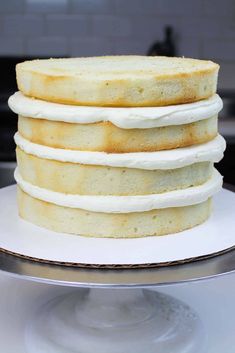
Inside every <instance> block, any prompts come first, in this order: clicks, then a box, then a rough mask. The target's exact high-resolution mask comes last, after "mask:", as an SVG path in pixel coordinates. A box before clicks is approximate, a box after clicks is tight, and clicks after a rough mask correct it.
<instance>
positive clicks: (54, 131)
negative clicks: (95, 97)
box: [18, 116, 217, 153]
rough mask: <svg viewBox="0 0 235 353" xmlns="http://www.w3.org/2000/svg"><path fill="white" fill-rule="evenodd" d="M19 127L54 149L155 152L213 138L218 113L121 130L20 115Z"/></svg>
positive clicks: (102, 124) (105, 124) (103, 124)
mask: <svg viewBox="0 0 235 353" xmlns="http://www.w3.org/2000/svg"><path fill="white" fill-rule="evenodd" d="M18 130H19V132H20V134H21V135H22V136H23V137H24V138H26V139H27V140H29V141H31V142H34V143H37V144H40V145H45V146H49V147H54V148H64V149H71V150H80V151H103V152H107V153H128V152H153V151H160V150H169V149H174V148H179V147H186V146H192V145H194V144H199V143H205V142H208V141H210V140H212V139H213V138H214V137H216V135H217V116H215V117H213V118H210V119H205V120H200V121H197V122H194V123H191V124H184V125H175V126H164V127H157V128H152V129H120V128H118V127H117V126H115V125H113V124H112V123H110V122H100V123H94V124H74V123H65V122H61V121H50V120H44V119H34V118H25V117H21V116H20V117H19V121H18Z"/></svg>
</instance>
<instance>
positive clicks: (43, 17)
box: [0, 0, 235, 186]
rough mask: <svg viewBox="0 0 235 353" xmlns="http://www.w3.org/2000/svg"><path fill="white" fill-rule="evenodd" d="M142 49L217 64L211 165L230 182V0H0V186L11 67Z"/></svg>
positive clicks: (233, 39)
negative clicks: (221, 152)
mask: <svg viewBox="0 0 235 353" xmlns="http://www.w3.org/2000/svg"><path fill="white" fill-rule="evenodd" d="M108 54H112V55H113V54H142V55H145V54H148V55H168V56H185V57H193V58H199V59H211V60H214V61H216V62H218V63H219V64H220V65H221V70H220V75H219V84H218V90H219V94H220V95H221V96H222V98H223V100H224V110H223V112H222V114H221V118H220V124H219V129H220V131H221V133H222V134H223V135H224V136H225V138H226V140H227V143H228V148H227V151H226V154H225V158H224V160H223V161H222V162H221V163H220V164H219V169H220V171H221V173H222V174H224V175H225V181H226V182H229V183H232V184H235V1H234V0H223V1H221V0H0V75H1V76H0V77H1V79H0V114H1V117H0V186H3V185H6V184H9V183H11V182H13V179H12V170H13V168H14V166H15V153H14V149H15V146H14V143H13V134H14V132H15V130H16V124H17V119H16V116H15V115H14V114H13V113H11V112H10V111H9V109H8V107H7V98H8V97H9V95H10V94H12V93H13V92H14V91H15V90H16V83H15V64H16V63H17V62H19V61H23V60H26V59H29V58H39V57H40V58H41V57H42V58H47V57H71V56H92V55H108Z"/></svg>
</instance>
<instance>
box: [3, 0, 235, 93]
mask: <svg viewBox="0 0 235 353" xmlns="http://www.w3.org/2000/svg"><path fill="white" fill-rule="evenodd" d="M166 25H171V26H172V27H173V28H174V31H175V42H176V48H177V54H178V55H179V56H188V57H195V58H207V59H213V60H215V61H217V62H219V63H220V64H221V75H220V87H222V88H234V87H235V0H223V1H222V0H0V56H9V55H14V56H23V55H24V56H36V57H42V56H43V57H51V56H90V55H107V54H145V53H146V52H147V50H148V49H149V47H150V45H151V44H152V43H153V42H154V41H157V40H162V39H163V33H164V27H165V26H166Z"/></svg>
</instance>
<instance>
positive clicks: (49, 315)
mask: <svg viewBox="0 0 235 353" xmlns="http://www.w3.org/2000/svg"><path fill="white" fill-rule="evenodd" d="M0 269H1V270H2V271H5V272H8V274H10V275H12V276H16V277H20V278H22V279H27V280H31V281H37V282H45V283H49V284H54V285H63V286H68V287H69V286H71V287H76V289H73V290H72V292H71V293H69V294H66V295H64V296H60V297H55V298H54V299H50V301H48V300H47V298H45V304H44V305H42V306H40V307H39V308H35V312H34V313H33V314H32V316H31V319H30V320H29V321H28V324H27V326H26V328H25V341H26V346H27V351H28V352H30V353H45V352H47V353H62V352H63V353H65V352H66V353H70V352H79V353H90V352H92V353H94V352H97V353H100V352H102V353H126V352H128V353H134V352H135V353H143V352H147V353H156V352H157V353H178V352H181V353H194V352H195V353H196V352H197V353H202V352H206V332H205V331H204V329H203V323H202V322H201V321H200V318H199V317H198V316H197V314H196V313H195V312H194V311H193V309H191V308H189V307H188V306H187V305H186V304H184V303H182V302H180V301H178V300H177V299H175V298H173V297H171V296H167V295H163V294H159V293H157V292H156V291H151V290H149V289H146V288H148V287H155V288H157V287H158V286H162V285H174V284H176V283H183V282H190V281H199V280H202V279H205V278H212V277H216V276H220V275H224V274H228V273H231V272H233V271H235V251H234V250H233V251H230V252H228V253H226V254H223V255H220V256H217V257H214V258H211V259H207V260H201V261H197V262H194V263H188V264H183V265H182V264H181V265H176V266H170V267H163V268H158V269H154V268H149V269H133V270H127V269H125V270H104V269H103V270H102V269H79V268H72V267H65V266H57V265H51V264H50V265H48V264H43V263H39V262H34V261H29V260H24V259H21V258H17V257H15V256H12V255H9V254H5V253H2V252H1V253H0Z"/></svg>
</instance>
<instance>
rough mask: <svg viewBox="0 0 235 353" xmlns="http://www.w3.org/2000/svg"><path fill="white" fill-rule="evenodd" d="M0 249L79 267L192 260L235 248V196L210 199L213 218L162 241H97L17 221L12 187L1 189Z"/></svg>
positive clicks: (98, 239) (219, 196) (162, 237)
mask: <svg viewBox="0 0 235 353" xmlns="http://www.w3.org/2000/svg"><path fill="white" fill-rule="evenodd" d="M0 205H1V217H0V248H1V250H2V251H7V252H9V253H13V254H15V255H18V256H23V257H26V258H33V259H34V260H39V261H46V262H48V261H49V262H50V261H52V262H56V263H61V264H66V265H75V266H76V265H77V266H79V265H81V266H84V265H85V266H86V265H88V266H97V265H98V266H102V265H103V266H109V267H112V266H115V265H119V266H124V265H126V266H127V267H128V266H133V265H136V266H137V265H140V266H151V265H153V264H154V265H156V266H160V265H164V264H167V265H169V264H174V263H178V262H185V261H192V260H196V259H198V258H199V259H200V258H202V257H208V256H212V255H215V254H217V253H220V252H224V251H227V250H228V249H230V248H232V247H234V246H235V217H234V209H235V194H233V193H232V192H230V191H227V190H222V191H221V192H220V193H219V194H217V195H216V196H215V197H214V211H213V215H212V216H211V217H210V219H209V220H208V221H206V222H205V223H203V224H202V225H199V226H197V227H195V228H193V229H190V230H187V231H184V232H180V233H177V234H171V235H167V236H161V237H145V238H136V239H135V238H132V239H107V238H105V239H101V238H88V237H83V236H75V235H69V234H62V233H55V232H52V231H49V230H46V229H43V228H40V227H38V226H35V225H33V224H31V223H28V222H26V221H24V220H22V219H20V218H19V216H18V212H17V205H16V186H10V187H7V188H4V189H1V190H0Z"/></svg>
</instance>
